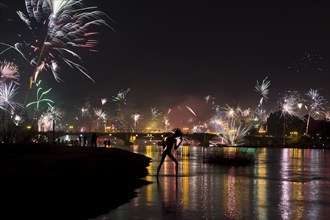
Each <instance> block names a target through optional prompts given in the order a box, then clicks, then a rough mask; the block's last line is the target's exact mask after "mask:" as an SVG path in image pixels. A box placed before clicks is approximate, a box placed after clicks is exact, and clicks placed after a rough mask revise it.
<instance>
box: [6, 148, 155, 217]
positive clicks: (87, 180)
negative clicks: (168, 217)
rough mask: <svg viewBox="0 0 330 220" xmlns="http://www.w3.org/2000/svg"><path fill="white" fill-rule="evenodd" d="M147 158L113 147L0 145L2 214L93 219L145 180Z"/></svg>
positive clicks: (133, 192) (108, 209) (121, 200)
mask: <svg viewBox="0 0 330 220" xmlns="http://www.w3.org/2000/svg"><path fill="white" fill-rule="evenodd" d="M149 163H150V158H147V157H145V156H143V155H137V154H133V153H131V152H128V151H124V150H121V149H116V148H91V147H67V146H57V145H39V144H14V145H0V175H1V183H0V193H1V202H2V204H4V205H3V206H2V208H1V210H2V211H1V213H0V218H3V219H19V218H22V217H24V218H33V219H91V218H94V217H96V216H99V215H102V214H106V213H108V212H110V211H111V210H112V209H114V208H116V207H118V206H119V205H121V204H123V203H125V202H128V201H129V200H130V199H132V198H133V197H134V196H136V193H135V191H134V190H135V189H137V188H138V187H141V186H142V185H144V184H148V182H146V181H145V180H143V179H141V178H143V177H145V176H146V175H147V168H146V167H147V166H149Z"/></svg>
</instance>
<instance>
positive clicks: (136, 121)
mask: <svg viewBox="0 0 330 220" xmlns="http://www.w3.org/2000/svg"><path fill="white" fill-rule="evenodd" d="M131 118H132V119H133V122H134V127H136V126H137V124H138V123H139V121H140V120H141V119H142V115H141V114H138V113H136V114H133V115H131Z"/></svg>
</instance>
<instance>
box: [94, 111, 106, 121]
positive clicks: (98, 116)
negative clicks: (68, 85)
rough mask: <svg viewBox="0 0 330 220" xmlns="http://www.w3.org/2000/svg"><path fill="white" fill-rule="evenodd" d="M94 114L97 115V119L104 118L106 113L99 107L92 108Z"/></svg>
mask: <svg viewBox="0 0 330 220" xmlns="http://www.w3.org/2000/svg"><path fill="white" fill-rule="evenodd" d="M93 110H94V115H95V116H96V117H97V119H98V120H105V118H106V113H105V112H104V111H103V110H102V109H101V108H94V109H93Z"/></svg>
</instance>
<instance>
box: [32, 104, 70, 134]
mask: <svg viewBox="0 0 330 220" xmlns="http://www.w3.org/2000/svg"><path fill="white" fill-rule="evenodd" d="M63 116H64V112H63V110H62V109H60V108H57V107H54V106H49V107H48V110H47V112H45V113H43V114H42V115H41V116H40V118H39V120H38V131H43V132H46V131H50V130H52V129H53V121H59V120H61V119H62V118H63Z"/></svg>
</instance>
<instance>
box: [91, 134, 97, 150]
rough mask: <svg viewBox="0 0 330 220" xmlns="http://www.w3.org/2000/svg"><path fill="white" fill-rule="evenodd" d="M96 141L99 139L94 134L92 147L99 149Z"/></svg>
mask: <svg viewBox="0 0 330 220" xmlns="http://www.w3.org/2000/svg"><path fill="white" fill-rule="evenodd" d="M96 139H97V136H96V134H95V133H94V134H92V138H91V146H92V147H97V144H96Z"/></svg>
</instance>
